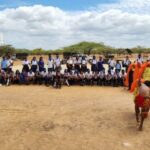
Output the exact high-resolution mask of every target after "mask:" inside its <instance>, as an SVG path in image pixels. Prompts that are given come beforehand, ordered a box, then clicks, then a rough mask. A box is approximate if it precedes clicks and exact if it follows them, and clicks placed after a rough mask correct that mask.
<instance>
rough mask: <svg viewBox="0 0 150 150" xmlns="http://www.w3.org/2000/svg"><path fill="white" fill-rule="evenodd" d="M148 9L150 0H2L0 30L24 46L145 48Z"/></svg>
mask: <svg viewBox="0 0 150 150" xmlns="http://www.w3.org/2000/svg"><path fill="white" fill-rule="evenodd" d="M71 3H72V5H71ZM149 9H150V0H134V1H132V0H102V1H98V0H93V1H90V0H76V1H75V0H73V1H71V2H69V1H68V0H62V1H59V0H55V1H52V2H50V1H48V0H44V1H42V0H36V1H35V0H30V1H29V0H26V1H25V0H14V1H13V2H12V0H7V1H6V0H5V1H4V0H2V1H1V2H0V22H1V26H0V33H2V34H3V36H4V42H5V43H6V44H11V45H13V46H14V47H16V48H23V47H24V48H25V49H35V48H38V47H40V48H43V49H59V48H63V47H66V46H69V45H73V44H76V43H79V42H81V41H88V42H96V43H100V42H104V43H105V44H106V45H109V46H111V47H115V48H132V47H137V46H139V45H140V46H142V47H146V48H147V47H150V40H149V36H150V28H149V26H150V21H149V20H150V12H149Z"/></svg>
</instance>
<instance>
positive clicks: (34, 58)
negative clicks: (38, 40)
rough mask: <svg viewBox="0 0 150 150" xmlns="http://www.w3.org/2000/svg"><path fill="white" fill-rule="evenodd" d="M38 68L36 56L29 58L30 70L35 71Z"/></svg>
mask: <svg viewBox="0 0 150 150" xmlns="http://www.w3.org/2000/svg"><path fill="white" fill-rule="evenodd" d="M37 68H38V61H37V60H36V57H33V58H32V60H31V70H32V71H33V72H34V73H35V72H36V71H37Z"/></svg>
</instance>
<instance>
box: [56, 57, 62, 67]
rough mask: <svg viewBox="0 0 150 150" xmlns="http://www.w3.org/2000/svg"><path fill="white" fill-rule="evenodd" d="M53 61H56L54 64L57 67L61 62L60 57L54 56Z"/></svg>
mask: <svg viewBox="0 0 150 150" xmlns="http://www.w3.org/2000/svg"><path fill="white" fill-rule="evenodd" d="M55 63H56V66H57V67H58V66H60V64H61V60H60V58H56V59H55Z"/></svg>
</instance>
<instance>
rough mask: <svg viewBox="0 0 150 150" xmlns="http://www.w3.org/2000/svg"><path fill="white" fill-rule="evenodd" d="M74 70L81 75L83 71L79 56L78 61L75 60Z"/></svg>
mask: <svg viewBox="0 0 150 150" xmlns="http://www.w3.org/2000/svg"><path fill="white" fill-rule="evenodd" d="M74 68H75V70H76V71H77V72H78V73H79V72H80V70H81V60H80V59H79V57H78V56H77V57H76V59H75V60H74Z"/></svg>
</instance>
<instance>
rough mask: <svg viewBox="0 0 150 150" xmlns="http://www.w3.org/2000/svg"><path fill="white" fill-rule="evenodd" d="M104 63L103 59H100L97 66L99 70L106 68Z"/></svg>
mask: <svg viewBox="0 0 150 150" xmlns="http://www.w3.org/2000/svg"><path fill="white" fill-rule="evenodd" d="M103 63H104V62H103V60H99V61H98V62H97V68H98V71H99V72H100V71H103V70H104V66H103Z"/></svg>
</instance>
